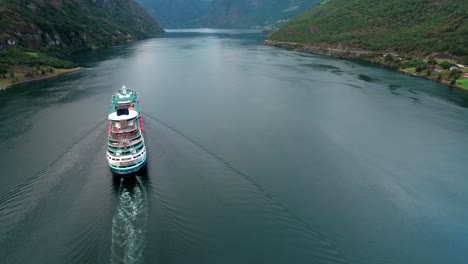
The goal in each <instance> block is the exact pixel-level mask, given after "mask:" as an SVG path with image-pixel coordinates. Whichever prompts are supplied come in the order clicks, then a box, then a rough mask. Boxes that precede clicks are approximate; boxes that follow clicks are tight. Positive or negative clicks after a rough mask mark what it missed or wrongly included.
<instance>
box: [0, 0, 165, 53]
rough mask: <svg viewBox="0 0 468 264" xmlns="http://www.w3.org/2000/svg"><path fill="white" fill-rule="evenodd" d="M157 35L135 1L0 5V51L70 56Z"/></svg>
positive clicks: (7, 1)
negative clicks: (17, 48) (10, 48)
mask: <svg viewBox="0 0 468 264" xmlns="http://www.w3.org/2000/svg"><path fill="white" fill-rule="evenodd" d="M161 31H162V29H161V28H160V27H159V25H158V24H157V23H156V22H155V21H154V19H153V18H152V17H151V16H150V15H148V14H147V12H146V11H145V10H144V9H143V8H142V7H140V6H139V5H138V4H137V3H136V2H135V1H134V0H47V1H45V0H0V48H4V47H7V46H13V45H14V46H21V47H24V48H27V49H34V50H42V51H51V50H52V51H53V50H56V51H60V52H62V51H64V52H72V51H75V50H79V49H83V48H90V47H99V46H107V45H112V44H116V43H120V42H125V41H129V40H135V39H141V38H145V37H148V36H149V35H151V34H156V33H158V32H161Z"/></svg>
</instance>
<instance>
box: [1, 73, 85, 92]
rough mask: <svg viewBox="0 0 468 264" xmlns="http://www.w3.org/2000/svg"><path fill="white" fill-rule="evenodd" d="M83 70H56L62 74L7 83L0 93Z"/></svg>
mask: <svg viewBox="0 0 468 264" xmlns="http://www.w3.org/2000/svg"><path fill="white" fill-rule="evenodd" d="M83 69H84V68H82V67H75V68H71V69H56V70H58V71H62V72H58V73H56V74H51V75H41V76H37V77H33V78H28V79H24V80H20V81H17V82H15V83H8V84H6V85H4V86H1V85H0V91H5V90H7V89H9V88H12V87H14V86H16V85H20V84H25V83H30V82H37V81H43V80H49V79H53V78H56V77H59V76H62V75H66V74H69V73H73V72H77V71H81V70H83Z"/></svg>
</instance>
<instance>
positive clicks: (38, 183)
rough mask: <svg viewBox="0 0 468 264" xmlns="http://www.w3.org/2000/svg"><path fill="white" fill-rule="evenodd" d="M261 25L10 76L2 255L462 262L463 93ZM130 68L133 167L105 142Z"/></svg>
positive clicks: (0, 115)
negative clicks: (283, 38) (288, 44)
mask: <svg viewBox="0 0 468 264" xmlns="http://www.w3.org/2000/svg"><path fill="white" fill-rule="evenodd" d="M264 38H265V36H264V35H261V34H258V33H256V32H254V31H239V30H178V31H170V32H168V33H166V34H164V35H162V36H160V37H156V38H153V39H149V40H145V41H140V42H136V43H133V44H131V45H126V46H118V47H113V48H108V49H102V50H96V51H90V52H84V53H80V54H76V55H74V56H73V57H72V59H73V60H75V61H76V62H78V63H80V64H81V65H82V66H84V67H86V69H85V70H83V71H80V72H77V73H73V74H70V75H67V76H62V77H59V78H56V79H53V80H47V81H41V82H36V83H30V84H24V85H19V86H17V87H14V88H11V89H8V90H6V91H3V92H0V136H1V141H0V150H1V151H0V223H1V224H0V259H1V260H2V261H0V262H1V263H256V264H257V263H363V264H375V263H379V264H386V263H388V264H394V263H405V264H406V263H408V264H410V263H426V264H430V263H434V264H435V263H453V264H456V263H460V264H462V263H466V260H467V259H468V224H467V222H466V219H468V208H467V206H466V205H467V204H468V192H467V191H466V190H467V189H468V148H467V147H466V146H468V108H467V107H468V96H467V94H466V93H462V92H460V91H458V90H453V89H451V88H448V87H446V86H443V85H440V84H437V83H434V82H431V81H427V80H422V79H417V78H413V77H408V76H403V75H400V74H399V73H397V72H394V71H391V70H388V69H384V68H380V67H377V66H375V65H370V64H364V63H359V62H352V61H345V60H338V59H333V58H327V57H322V56H315V55H308V54H301V53H296V52H292V51H287V50H281V49H276V48H272V47H265V46H261V45H259V44H260V43H261V41H262V40H263V39H264ZM123 84H125V85H127V86H128V87H129V88H132V89H135V90H137V91H138V92H139V93H140V96H141V105H142V110H143V112H144V120H145V129H146V131H145V139H146V144H147V149H148V160H149V164H148V171H147V173H146V174H141V175H139V176H138V177H137V178H135V179H134V180H132V181H129V180H125V181H121V180H119V179H114V178H113V177H112V175H111V174H110V172H109V170H108V168H107V163H106V159H105V151H106V143H107V142H106V128H107V124H106V117H107V116H106V114H107V113H108V107H109V103H110V97H111V95H112V94H113V93H114V92H115V91H116V90H117V89H118V88H119V87H120V86H121V85H123Z"/></svg>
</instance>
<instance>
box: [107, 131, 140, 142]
mask: <svg viewBox="0 0 468 264" xmlns="http://www.w3.org/2000/svg"><path fill="white" fill-rule="evenodd" d="M138 133H139V131H138V130H135V131H133V132H131V133H125V134H118V133H114V132H112V133H111V134H110V137H111V138H112V139H113V140H123V139H132V138H135V137H137V136H138Z"/></svg>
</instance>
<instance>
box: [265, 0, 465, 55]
mask: <svg viewBox="0 0 468 264" xmlns="http://www.w3.org/2000/svg"><path fill="white" fill-rule="evenodd" d="M467 36H468V1H466V0H386V1H374V0H326V1H323V2H322V3H321V4H320V5H319V6H317V7H315V8H313V9H311V10H310V11H308V12H306V13H304V14H302V15H300V16H299V17H297V18H295V19H293V20H292V21H290V23H288V24H286V25H284V26H283V27H282V28H281V29H280V30H278V31H277V32H276V33H274V34H273V35H272V36H271V39H272V40H275V41H288V42H298V43H308V44H323V45H328V44H341V45H345V46H349V47H353V48H361V49H365V50H372V51H394V52H404V53H410V54H420V55H424V54H426V55H427V54H430V53H432V52H444V53H449V54H452V55H456V56H466V55H468V37H467Z"/></svg>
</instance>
